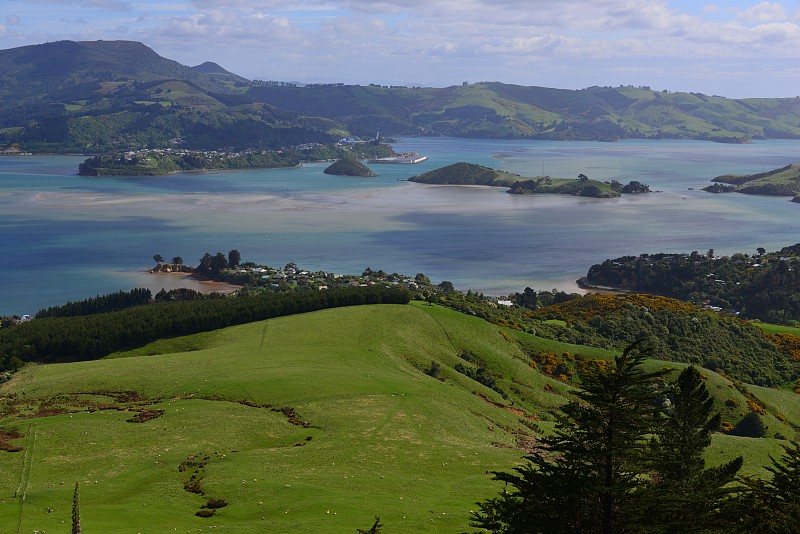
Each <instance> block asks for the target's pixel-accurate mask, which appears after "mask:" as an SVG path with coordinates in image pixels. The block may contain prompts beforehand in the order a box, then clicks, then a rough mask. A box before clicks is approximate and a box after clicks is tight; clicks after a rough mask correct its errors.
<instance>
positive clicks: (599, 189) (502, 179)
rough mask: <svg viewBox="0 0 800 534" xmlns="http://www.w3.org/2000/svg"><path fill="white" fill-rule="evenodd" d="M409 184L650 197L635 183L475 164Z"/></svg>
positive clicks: (524, 192) (415, 178)
mask: <svg viewBox="0 0 800 534" xmlns="http://www.w3.org/2000/svg"><path fill="white" fill-rule="evenodd" d="M408 181H409V182H416V183H422V184H437V185H483V186H490V187H507V188H508V191H507V192H508V193H510V194H513V195H530V194H556V195H572V196H583V197H592V198H614V197H618V196H620V195H622V194H623V193H624V194H638V193H649V192H650V188H649V186H648V185H647V184H643V183H641V182H638V181H636V180H633V181H631V182H630V183H628V184H627V185H623V184H622V183H621V182H619V181H617V180H611V181H608V182H601V181H599V180H591V179H589V177H588V176H586V175H585V174H579V175H578V178H577V179H570V178H551V177H550V176H537V177H527V176H521V175H519V174H514V173H509V172H504V171H498V170H496V169H492V168H490V167H485V166H483V165H477V164H474V163H464V162H460V163H454V164H452V165H448V166H446V167H441V168H439V169H435V170H432V171H429V172H425V173H422V174H418V175H416V176H412V177H411V178H409V179H408Z"/></svg>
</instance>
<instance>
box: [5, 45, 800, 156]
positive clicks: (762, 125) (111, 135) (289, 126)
mask: <svg viewBox="0 0 800 534" xmlns="http://www.w3.org/2000/svg"><path fill="white" fill-rule="evenodd" d="M376 132H380V133H381V134H384V135H446V136H462V137H480V138H530V139H558V140H598V141H614V140H618V139H624V138H646V139H652V138H679V139H701V140H710V141H718V142H732V143H742V142H748V141H750V140H752V139H764V138H781V139H800V98H771V99H740V100H734V99H728V98H724V97H721V96H708V95H704V94H700V93H672V92H666V91H661V92H659V91H653V90H650V89H649V88H646V87H631V86H624V87H623V86H620V87H589V88H587V89H581V90H565V89H551V88H545V87H523V86H517V85H508V84H503V83H499V82H491V83H476V84H464V85H458V86H452V87H446V88H408V87H386V86H376V85H370V86H357V85H345V84H317V85H307V86H298V85H296V84H281V83H270V82H253V81H250V80H247V79H246V78H243V77H241V76H237V75H236V74H233V73H231V72H228V71H227V70H225V69H224V68H222V67H221V66H219V65H217V64H216V63H212V62H206V63H203V64H201V65H198V66H196V67H187V66H185V65H181V64H180V63H178V62H176V61H173V60H170V59H166V58H163V57H161V56H159V55H158V54H156V53H155V52H154V51H153V50H151V49H150V48H148V47H147V46H145V45H143V44H141V43H137V42H132V41H94V42H72V41H59V42H53V43H46V44H41V45H32V46H25V47H20V48H14V49H9V50H2V51H0V149H5V150H7V151H8V150H15V149H18V150H27V151H54V152H65V151H79V152H89V153H98V152H103V151H106V150H110V149H120V148H125V149H127V148H140V147H163V146H175V145H180V146H186V147H189V148H259V147H261V148H276V147H280V146H286V145H291V144H299V143H308V142H330V141H333V140H336V139H338V138H340V137H343V136H345V135H350V134H352V135H368V136H370V137H374V136H375V134H376Z"/></svg>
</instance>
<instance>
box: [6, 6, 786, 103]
mask: <svg viewBox="0 0 800 534" xmlns="http://www.w3.org/2000/svg"><path fill="white" fill-rule="evenodd" d="M0 7H1V8H2V9H0V49H7V48H15V47H18V46H24V45H31V44H39V43H44V42H48V41H57V40H64V39H69V40H76V41H93V40H99V39H103V40H115V39H124V40H132V41H139V42H142V43H144V44H145V45H147V46H149V47H150V48H152V49H153V50H155V51H156V52H157V53H158V54H160V55H162V56H164V57H167V58H169V59H174V60H176V61H178V62H180V63H183V64H184V65H189V66H193V65H198V64H200V63H202V62H204V61H214V62H216V63H219V64H220V65H221V66H223V67H224V68H226V69H227V70H229V71H231V72H234V73H236V74H239V75H241V76H244V77H246V78H249V79H259V80H277V81H297V82H304V83H331V82H343V83H348V84H362V85H366V84H369V83H377V84H382V85H409V86H411V85H414V86H430V87H446V86H450V85H458V84H461V83H462V82H465V81H466V82H469V83H473V82H479V81H499V82H505V83H513V84H518V85H528V86H531V85H535V86H544V87H556V88H562V89H581V88H584V87H589V86H594V85H600V86H618V85H635V86H648V87H651V88H653V89H657V90H663V89H666V90H669V91H693V92H701V93H705V94H708V95H721V96H726V97H729V98H747V97H789V96H797V95H800V0H776V1H756V0H716V1H715V2H704V1H703V0H2V1H1V2H0Z"/></svg>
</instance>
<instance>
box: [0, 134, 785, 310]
mask: <svg viewBox="0 0 800 534" xmlns="http://www.w3.org/2000/svg"><path fill="white" fill-rule="evenodd" d="M395 148H396V149H397V150H398V151H413V152H420V153H422V154H425V155H427V156H428V158H429V159H428V161H426V162H424V163H422V164H418V165H413V166H408V165H382V166H381V165H374V166H373V169H374V170H375V171H376V172H378V173H380V176H379V177H377V178H371V179H362V178H348V177H334V176H328V175H325V174H323V173H322V170H323V169H324V168H325V166H326V164H322V163H320V164H309V165H305V166H303V167H301V168H296V169H280V170H255V171H244V172H226V173H197V174H179V175H173V176H168V177H159V178H152V177H147V178H90V177H80V176H76V175H75V174H74V173H75V172H76V169H77V165H78V163H80V161H81V160H82V158H76V157H39V156H35V157H0V214H2V218H0V250H1V251H2V254H0V315H2V314H10V313H18V314H21V313H33V312H35V311H36V310H38V309H39V308H42V307H46V306H51V305H55V304H60V303H63V302H65V301H67V300H75V299H82V298H87V297H90V296H94V295H96V294H102V293H107V292H110V291H116V290H120V289H130V288H131V287H135V286H142V285H144V286H147V287H150V288H151V289H153V290H158V289H160V287H162V286H166V287H172V286H175V285H180V284H183V283H186V282H185V281H183V280H180V279H179V278H176V277H172V276H157V275H148V274H146V273H145V272H144V271H145V269H146V268H147V267H149V266H151V265H152V264H153V262H152V260H151V258H152V256H153V254H155V253H159V254H161V255H162V256H164V257H165V258H172V257H173V256H176V255H177V256H181V257H183V258H184V260H185V261H186V262H187V263H190V264H196V263H197V261H198V259H199V258H200V257H201V256H202V255H203V253H205V252H206V251H208V252H211V253H215V252H217V251H222V252H225V253H227V251H229V250H230V249H232V248H236V249H238V250H240V251H241V253H242V256H243V259H245V260H252V261H256V262H259V263H266V264H270V265H284V264H285V263H288V262H289V261H293V262H296V263H298V264H299V265H301V266H303V267H305V268H309V269H314V270H316V269H324V270H328V271H333V272H341V273H345V272H347V273H353V272H360V271H361V270H363V269H364V268H365V267H367V266H370V267H372V268H373V269H384V270H386V271H389V272H393V271H396V272H400V273H408V274H416V273H418V272H423V273H425V274H426V275H428V276H429V277H430V278H431V279H432V280H434V281H437V282H438V281H441V280H450V281H452V282H453V283H454V284H455V285H456V287H458V288H460V289H464V290H466V289H470V288H471V289H475V290H479V291H483V292H484V293H487V294H504V293H507V292H510V291H519V290H522V289H523V288H524V287H526V286H531V287H533V288H536V289H552V288H554V287H558V288H562V289H565V290H575V285H574V281H575V279H576V278H578V277H580V276H582V275H584V274H585V273H586V270H587V269H588V268H589V266H590V265H592V264H593V263H597V262H600V261H602V260H604V259H606V258H608V257H616V256H621V255H626V254H639V253H641V252H659V251H668V252H691V251H692V250H698V251H701V252H705V251H706V250H708V249H709V248H714V249H715V250H716V251H717V252H718V253H721V254H729V253H733V252H736V251H744V252H751V253H752V252H754V251H755V249H756V248H757V247H762V246H763V247H764V248H766V249H768V250H775V249H777V248H780V247H782V246H784V245H788V244H794V243H796V242H798V241H800V235H798V223H797V221H798V220H799V215H800V205H798V204H792V203H791V202H789V201H788V199H786V198H769V197H753V196H746V195H738V194H728V195H712V194H709V193H704V192H702V191H699V189H700V188H701V187H703V186H705V185H707V184H708V180H709V179H710V178H712V177H714V176H716V175H719V174H723V173H752V172H760V171H762V170H768V169H773V168H776V167H781V166H783V165H786V164H788V163H790V162H794V161H800V142H798V141H762V142H756V143H753V144H749V145H724V144H715V143H704V142H693V141H625V142H620V143H582V142H546V141H545V142H543V141H496V140H465V139H448V138H436V139H403V140H400V141H399V142H398V143H397V144H396V145H395ZM456 161H470V162H474V163H479V164H483V165H487V166H491V167H494V168H499V169H502V170H507V171H510V172H516V173H519V174H523V175H531V176H535V175H542V174H547V175H550V176H556V177H573V176H577V175H578V174H579V173H584V174H586V175H588V176H589V177H590V178H596V179H601V180H608V179H612V178H615V179H618V180H620V181H628V180H632V179H635V180H640V181H643V182H645V183H648V184H650V186H651V188H652V189H657V190H660V191H661V192H660V193H657V194H651V195H644V196H635V197H633V196H625V197H622V198H619V199H610V200H601V199H581V198H573V197H560V196H515V195H508V194H506V193H505V192H504V190H502V189H493V188H480V187H444V186H426V185H421V184H413V183H409V182H406V181H404V180H405V179H407V178H408V177H409V176H411V175H412V174H417V173H419V172H423V171H426V170H430V169H433V168H437V167H440V166H443V165H447V164H450V163H454V162H456ZM689 188H695V190H689Z"/></svg>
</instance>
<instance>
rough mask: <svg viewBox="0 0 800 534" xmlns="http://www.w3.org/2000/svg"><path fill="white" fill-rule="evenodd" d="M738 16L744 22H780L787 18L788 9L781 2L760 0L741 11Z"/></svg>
mask: <svg viewBox="0 0 800 534" xmlns="http://www.w3.org/2000/svg"><path fill="white" fill-rule="evenodd" d="M738 18H739V19H740V20H743V21H744V22H756V23H762V22H778V21H785V20H787V18H788V17H787V15H786V11H785V10H784V9H783V6H782V5H781V4H778V3H775V2H766V1H765V2H760V3H758V4H756V5H754V6H751V7H749V8H747V9H744V10H742V11H740V12H739V14H738Z"/></svg>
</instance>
